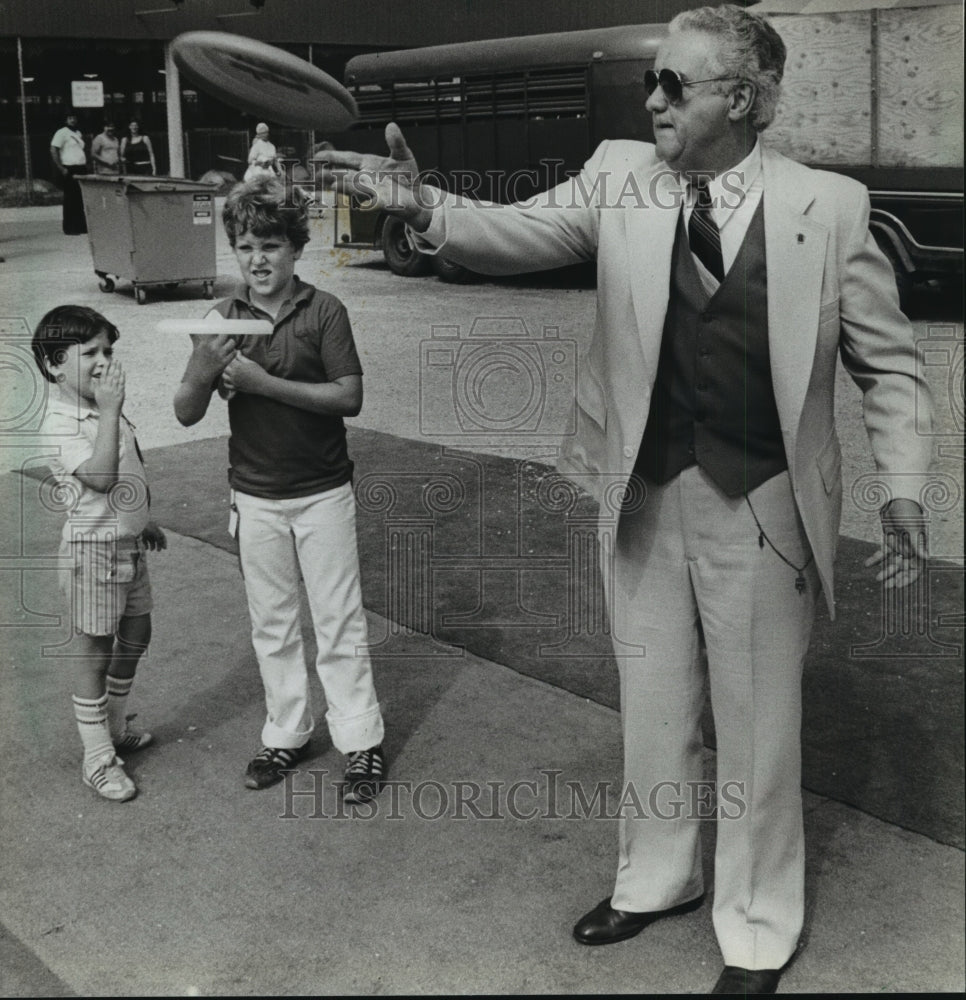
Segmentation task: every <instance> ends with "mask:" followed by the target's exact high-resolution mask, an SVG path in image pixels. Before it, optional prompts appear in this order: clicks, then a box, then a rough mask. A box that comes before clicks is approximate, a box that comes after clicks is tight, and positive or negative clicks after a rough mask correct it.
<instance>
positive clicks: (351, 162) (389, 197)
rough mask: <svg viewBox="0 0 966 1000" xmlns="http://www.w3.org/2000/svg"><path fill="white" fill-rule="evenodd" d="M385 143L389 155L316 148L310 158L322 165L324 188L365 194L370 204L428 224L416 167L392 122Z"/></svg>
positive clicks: (428, 212)
mask: <svg viewBox="0 0 966 1000" xmlns="http://www.w3.org/2000/svg"><path fill="white" fill-rule="evenodd" d="M386 144H387V145H388V147H389V155H388V156H378V155H377V154H375V153H354V152H352V151H351V150H344V149H318V150H317V151H316V153H315V155H314V156H313V159H314V160H315V161H316V163H318V164H320V166H321V176H322V182H323V184H324V185H325V186H326V187H327V188H334V189H335V190H336V191H338V192H339V193H340V194H348V195H356V196H357V197H359V198H364V199H366V200H367V201H368V202H369V203H370V204H371V205H372V207H373V208H381V209H383V210H384V211H386V212H390V213H392V214H393V215H399V216H400V217H401V218H403V219H404V220H405V221H406V222H408V223H409V224H410V225H411V226H413V228H414V229H417V230H420V231H422V230H424V229H425V228H426V227H427V226H428V225H429V220H430V218H431V216H432V213H431V210H430V209H429V208H428V207H427V206H426V205H425V204H423V203H422V201H421V200H420V198H419V182H418V175H419V167H418V166H417V164H416V158H415V157H414V156H413V152H412V150H411V149H410V148H409V146H407V145H406V139H405V137H404V136H403V134H402V131H401V130H400V128H399V126H398V125H397V124H396V123H395V122H390V123H389V124H388V125H387V126H386Z"/></svg>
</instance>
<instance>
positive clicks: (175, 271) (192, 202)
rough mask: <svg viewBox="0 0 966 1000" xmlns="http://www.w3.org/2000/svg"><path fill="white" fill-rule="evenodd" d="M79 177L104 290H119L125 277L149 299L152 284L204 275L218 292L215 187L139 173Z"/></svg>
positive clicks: (210, 290) (207, 288)
mask: <svg viewBox="0 0 966 1000" xmlns="http://www.w3.org/2000/svg"><path fill="white" fill-rule="evenodd" d="M77 180H78V183H79V184H80V187H81V192H82V194H83V197H84V214H85V215H86V216H87V234H88V238H89V239H90V244H91V255H92V257H93V258H94V273H95V274H96V275H97V276H98V278H100V288H101V291H102V292H113V291H114V279H115V278H123V279H126V280H129V281H131V282H133V284H134V296H135V298H136V299H137V301H138V303H143V302H144V301H145V298H146V293H145V287H146V286H148V285H162V286H164V287H166V288H174V287H176V286H177V285H179V284H181V282H184V281H200V282H202V284H203V286H204V295H205V298H206V299H210V298H213V297H214V283H215V277H216V270H215V226H216V221H215V191H216V190H217V187H216V186H215V185H212V184H205V183H202V182H201V181H190V180H185V179H183V178H180V177H143V176H137V175H134V174H130V175H128V174H122V175H120V176H118V175H103V174H82V175H81V176H79V177H78V178H77Z"/></svg>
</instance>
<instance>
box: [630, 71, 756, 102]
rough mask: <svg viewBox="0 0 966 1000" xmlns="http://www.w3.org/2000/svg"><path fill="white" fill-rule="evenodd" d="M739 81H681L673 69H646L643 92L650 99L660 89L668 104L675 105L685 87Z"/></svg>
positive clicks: (709, 79)
mask: <svg viewBox="0 0 966 1000" xmlns="http://www.w3.org/2000/svg"><path fill="white" fill-rule="evenodd" d="M740 79H741V77H737V76H711V77H708V79H707V80H682V79H681V76H680V74H678V73H676V72H675V71H674V70H673V69H662V70H661V72H660V73H655V72H654V70H653V69H648V70H645V71H644V90H645V91H647V96H648V97H650V96H651V94H653V93H654V91H655V90H657V88H658V87H660V88H661V90H663V91H664V96H665V97H666V98H667V101H668V104H677V103H678V102H679V101H680V100H681V98H682V97H683V96H684V88H685V87H693V86H694V85H695V84H698V83H717V82H718V81H719V80H740Z"/></svg>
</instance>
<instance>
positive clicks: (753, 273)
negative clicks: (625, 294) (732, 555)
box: [634, 200, 788, 496]
mask: <svg viewBox="0 0 966 1000" xmlns="http://www.w3.org/2000/svg"><path fill="white" fill-rule="evenodd" d="M763 209H764V200H762V202H761V203H760V204H759V205H758V208H757V210H756V211H755V214H754V216H753V217H752V220H751V223H750V224H749V226H748V232H747V233H746V235H745V239H744V241H743V242H742V245H741V248H740V249H739V251H738V255H737V257H736V258H735V260H734V263H733V264H732V266H731V268H730V269H729V270H728V273H727V274H726V275H725V278H724V281H722V282H721V284H720V285H719V286H718V288H717V290H716V291H715V293H714V294H713V295H709V294H708V292H707V290H706V289H705V287H704V285H703V284H702V282H701V278H700V276H699V274H698V270H697V266H696V265H695V263H694V257H693V256H692V254H691V248H690V246H689V245H688V238H687V234H686V232H685V228H684V222H683V219H682V220H681V221H679V223H678V229H677V235H676V237H675V241H674V251H673V256H672V264H671V294H670V299H669V302H668V310H667V316H666V318H665V321H664V333H663V338H662V341H661V357H660V361H659V363H658V370H657V379H656V380H655V385H654V392H653V395H652V397H651V409H650V413H649V414H648V418H647V426H646V427H645V429H644V437H643V440H642V441H641V448H640V451H639V452H638V456H637V462H636V465H635V470H634V471H635V472H636V473H638V474H639V475H641V476H643V477H644V478H645V479H649V480H650V481H651V482H656V483H666V482H668V481H669V480H670V479H672V478H673V477H674V476H676V475H677V474H678V473H679V472H681V471H682V470H683V469H686V468H687V467H688V466H690V465H694V464H695V463H697V464H698V465H700V466H701V468H702V469H704V471H705V472H707V473H708V475H709V476H711V478H712V479H713V480H714V481H715V483H716V484H717V485H718V486H719V487H720V488H721V489H722V490H723V491H724V493H726V494H727V495H728V496H740V495H741V494H742V493H747V492H750V491H751V490H753V489H754V488H755V487H756V486H760V485H761V484H762V483H764V482H765V481H766V480H768V479H771V477H772V476H775V475H777V474H778V473H779V472H782V471H784V470H785V469H786V468H787V467H788V462H787V459H786V457H785V444H784V440H783V438H782V432H781V424H780V422H779V417H778V408H777V406H776V404H775V391H774V388H773V386H772V381H771V365H770V352H769V348H768V279H767V275H766V273H765V225H764V211H763Z"/></svg>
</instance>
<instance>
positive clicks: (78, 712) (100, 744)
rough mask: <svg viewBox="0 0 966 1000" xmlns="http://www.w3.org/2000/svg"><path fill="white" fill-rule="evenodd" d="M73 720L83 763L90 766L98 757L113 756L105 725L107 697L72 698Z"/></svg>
mask: <svg viewBox="0 0 966 1000" xmlns="http://www.w3.org/2000/svg"><path fill="white" fill-rule="evenodd" d="M73 701H74V718H75V719H76V720H77V731H78V732H79V733H80V738H81V743H83V744H84V763H85V764H91V763H93V762H94V761H96V760H97V759H98V758H100V757H106V756H108V755H110V756H113V755H114V744H113V742H112V741H111V731H110V728H109V727H108V723H107V695H106V694H105V695H102V696H101V697H100V698H94V699H91V698H78V697H77V695H74V696H73Z"/></svg>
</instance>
